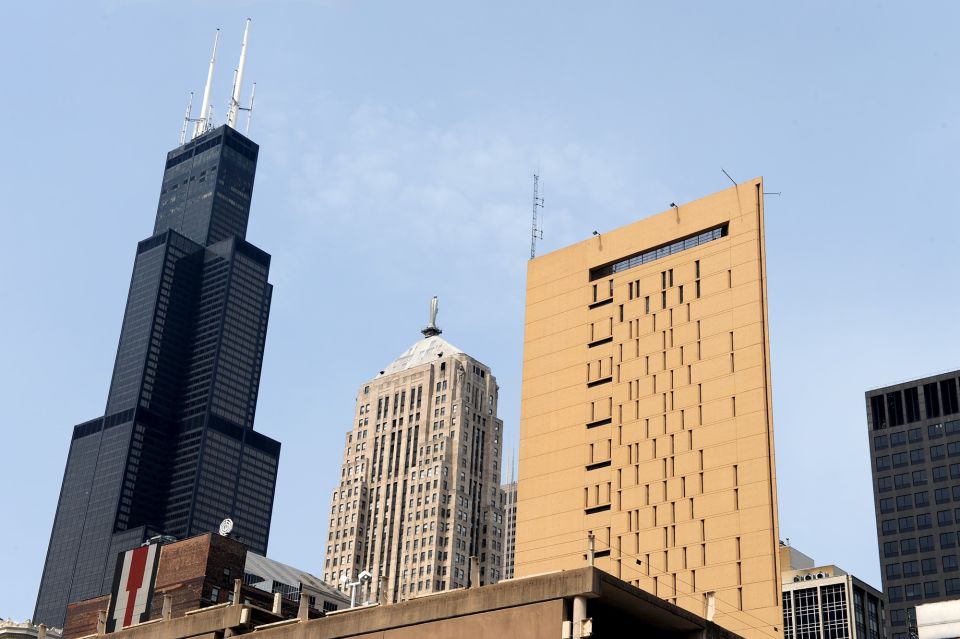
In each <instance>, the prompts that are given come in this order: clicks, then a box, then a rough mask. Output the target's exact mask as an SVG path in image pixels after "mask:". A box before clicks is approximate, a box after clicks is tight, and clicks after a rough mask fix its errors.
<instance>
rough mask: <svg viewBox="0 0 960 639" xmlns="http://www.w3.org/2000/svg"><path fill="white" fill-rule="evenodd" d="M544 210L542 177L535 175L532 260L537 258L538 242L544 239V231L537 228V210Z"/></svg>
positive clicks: (531, 230) (531, 236) (531, 231)
mask: <svg viewBox="0 0 960 639" xmlns="http://www.w3.org/2000/svg"><path fill="white" fill-rule="evenodd" d="M538 208H539V209H542V208H543V198H542V197H540V176H539V175H537V174H536V173H534V174H533V224H532V225H531V227H530V259H531V260H532V259H533V258H535V257H536V256H537V240H542V239H543V229H542V228H539V227H538V226H537V209H538Z"/></svg>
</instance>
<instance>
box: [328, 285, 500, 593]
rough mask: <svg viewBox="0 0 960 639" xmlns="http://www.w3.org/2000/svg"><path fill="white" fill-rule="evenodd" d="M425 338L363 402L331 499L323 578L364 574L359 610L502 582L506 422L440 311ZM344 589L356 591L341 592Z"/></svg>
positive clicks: (373, 383)
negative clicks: (444, 327)
mask: <svg viewBox="0 0 960 639" xmlns="http://www.w3.org/2000/svg"><path fill="white" fill-rule="evenodd" d="M422 332H423V334H424V338H423V339H421V340H419V341H418V342H416V343H415V344H414V345H413V346H411V347H410V348H409V349H407V351H406V352H404V353H403V354H402V355H400V357H398V358H397V359H396V360H395V361H394V362H392V363H391V364H390V365H389V366H387V367H386V368H385V369H384V370H383V371H381V372H380V374H379V375H378V376H377V377H376V378H374V379H372V380H370V381H369V382H367V383H365V384H363V385H362V386H361V387H360V390H359V392H358V393H357V404H356V414H355V417H354V426H353V428H352V429H351V430H350V431H349V432H348V433H347V436H346V442H345V450H344V461H343V466H342V468H341V474H340V484H339V485H338V486H337V488H336V489H335V490H334V491H333V498H332V508H331V511H330V526H329V533H328V539H327V548H326V550H327V552H326V559H325V562H324V573H323V578H324V581H326V582H327V583H330V584H333V585H337V586H342V584H341V580H342V579H343V578H344V577H346V579H347V581H348V582H353V581H355V580H357V578H358V577H359V575H360V574H361V573H362V572H363V571H369V572H370V573H371V574H372V578H371V580H370V581H369V582H367V583H365V584H363V585H361V586H360V587H359V588H360V590H359V591H358V593H357V601H358V602H365V601H367V600H371V601H378V600H379V601H383V600H388V601H392V602H396V601H400V600H403V599H409V598H411V597H415V596H417V595H420V594H425V593H430V592H437V591H440V590H448V589H452V588H460V587H464V586H467V585H468V582H469V581H470V579H471V577H470V568H471V565H470V557H471V556H474V557H476V558H477V567H478V569H479V582H480V583H479V584H477V583H475V582H474V583H473V584H472V585H485V584H492V583H496V582H497V581H499V580H500V578H501V571H502V556H503V529H504V517H503V515H504V513H503V504H504V498H503V491H502V490H501V488H500V464H501V455H502V450H503V449H502V445H503V422H502V421H501V420H500V419H499V418H498V417H497V401H498V396H497V395H498V391H499V387H498V386H497V381H496V379H495V378H494V376H493V374H492V373H491V371H490V368H489V367H488V366H486V365H484V364H483V363H481V362H480V361H478V360H476V359H474V358H473V357H470V356H469V355H467V354H466V353H464V352H463V351H461V350H460V349H458V348H457V347H455V346H453V345H452V344H450V343H449V342H447V341H446V340H444V339H443V338H441V337H440V329H438V328H437V327H436V302H435V301H434V303H433V304H432V310H431V319H430V324H429V325H428V326H427V328H425V329H423V331H422ZM344 589H348V588H347V587H344Z"/></svg>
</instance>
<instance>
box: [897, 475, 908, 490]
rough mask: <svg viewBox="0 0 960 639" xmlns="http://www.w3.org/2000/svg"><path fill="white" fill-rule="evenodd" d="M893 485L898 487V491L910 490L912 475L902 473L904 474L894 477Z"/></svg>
mask: <svg viewBox="0 0 960 639" xmlns="http://www.w3.org/2000/svg"><path fill="white" fill-rule="evenodd" d="M893 485H894V486H896V488H897V490H900V489H901V488H909V487H910V474H909V473H902V474H900V475H894V476H893Z"/></svg>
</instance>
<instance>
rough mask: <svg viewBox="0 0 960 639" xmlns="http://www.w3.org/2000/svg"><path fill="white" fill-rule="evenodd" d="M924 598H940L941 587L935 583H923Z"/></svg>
mask: <svg viewBox="0 0 960 639" xmlns="http://www.w3.org/2000/svg"><path fill="white" fill-rule="evenodd" d="M923 596H924V597H927V598H931V597H939V596H940V585H939V584H938V583H937V582H935V581H925V582H923Z"/></svg>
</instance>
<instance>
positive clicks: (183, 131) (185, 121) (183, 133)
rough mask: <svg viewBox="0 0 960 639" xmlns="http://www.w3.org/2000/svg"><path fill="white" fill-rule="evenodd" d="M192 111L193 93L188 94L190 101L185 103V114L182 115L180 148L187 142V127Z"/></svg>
mask: <svg viewBox="0 0 960 639" xmlns="http://www.w3.org/2000/svg"><path fill="white" fill-rule="evenodd" d="M192 109H193V91H191V92H190V99H189V100H188V101H187V112H186V113H185V114H184V115H183V126H181V127H180V146H183V143H184V142H186V141H187V127H188V126H190V123H191V122H193V120H191V119H190V111H191V110H192Z"/></svg>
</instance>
